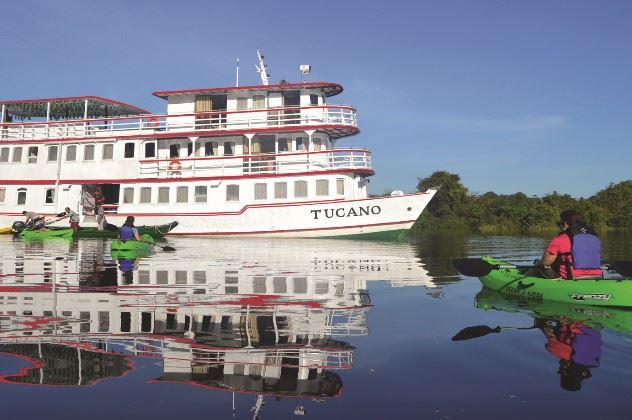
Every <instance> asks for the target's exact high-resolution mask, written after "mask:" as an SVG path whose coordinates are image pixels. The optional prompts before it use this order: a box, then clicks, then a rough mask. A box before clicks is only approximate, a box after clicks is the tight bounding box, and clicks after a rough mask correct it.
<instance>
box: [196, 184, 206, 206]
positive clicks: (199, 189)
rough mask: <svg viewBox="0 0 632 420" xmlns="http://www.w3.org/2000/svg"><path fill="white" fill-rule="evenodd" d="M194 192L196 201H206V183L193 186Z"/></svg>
mask: <svg viewBox="0 0 632 420" xmlns="http://www.w3.org/2000/svg"><path fill="white" fill-rule="evenodd" d="M194 192H195V202H196V203H206V201H207V195H206V194H207V193H206V185H197V186H196V187H195V191H194Z"/></svg>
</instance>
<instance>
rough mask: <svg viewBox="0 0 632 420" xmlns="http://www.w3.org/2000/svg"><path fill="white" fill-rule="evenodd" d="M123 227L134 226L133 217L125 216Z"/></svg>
mask: <svg viewBox="0 0 632 420" xmlns="http://www.w3.org/2000/svg"><path fill="white" fill-rule="evenodd" d="M124 225H125V226H129V227H132V226H134V216H127V219H125V223H124Z"/></svg>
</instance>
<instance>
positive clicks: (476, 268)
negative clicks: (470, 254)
mask: <svg viewBox="0 0 632 420" xmlns="http://www.w3.org/2000/svg"><path fill="white" fill-rule="evenodd" d="M452 265H453V266H454V268H456V269H457V270H458V271H459V273H461V274H463V275H466V276H469V277H483V276H485V275H487V274H489V272H490V271H492V269H493V268H494V266H493V265H491V264H490V263H488V262H487V261H484V260H482V259H480V258H459V259H455V260H452Z"/></svg>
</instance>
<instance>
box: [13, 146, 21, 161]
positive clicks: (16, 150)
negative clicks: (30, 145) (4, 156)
mask: <svg viewBox="0 0 632 420" xmlns="http://www.w3.org/2000/svg"><path fill="white" fill-rule="evenodd" d="M12 161H13V162H22V148H21V147H14V148H13V159H12Z"/></svg>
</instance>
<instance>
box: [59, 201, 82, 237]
mask: <svg viewBox="0 0 632 420" xmlns="http://www.w3.org/2000/svg"><path fill="white" fill-rule="evenodd" d="M64 211H65V214H66V215H65V216H63V217H62V219H63V218H65V217H68V220H70V227H71V228H72V230H73V231H75V232H76V231H78V230H79V215H78V214H77V213H76V212H75V211H73V210H70V207H66V208H65V209H64Z"/></svg>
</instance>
